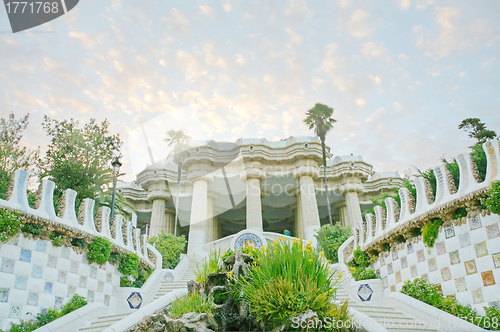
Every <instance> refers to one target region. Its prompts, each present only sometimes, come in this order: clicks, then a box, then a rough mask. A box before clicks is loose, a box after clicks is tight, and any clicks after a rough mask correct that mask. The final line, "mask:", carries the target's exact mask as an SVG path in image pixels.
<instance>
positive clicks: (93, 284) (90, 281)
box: [87, 278, 97, 291]
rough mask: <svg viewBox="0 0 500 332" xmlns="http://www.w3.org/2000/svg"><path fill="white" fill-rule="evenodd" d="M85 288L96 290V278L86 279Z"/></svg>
mask: <svg viewBox="0 0 500 332" xmlns="http://www.w3.org/2000/svg"><path fill="white" fill-rule="evenodd" d="M87 289H89V290H93V291H96V290H97V280H96V279H94V278H90V279H88V281H87Z"/></svg>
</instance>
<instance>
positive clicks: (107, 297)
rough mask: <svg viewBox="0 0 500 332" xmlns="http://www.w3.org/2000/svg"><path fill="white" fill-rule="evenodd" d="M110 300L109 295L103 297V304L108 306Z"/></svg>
mask: <svg viewBox="0 0 500 332" xmlns="http://www.w3.org/2000/svg"><path fill="white" fill-rule="evenodd" d="M110 299H111V297H110V296H109V295H104V304H105V305H107V306H109V301H110Z"/></svg>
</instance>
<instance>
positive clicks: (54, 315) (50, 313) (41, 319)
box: [36, 308, 62, 327]
mask: <svg viewBox="0 0 500 332" xmlns="http://www.w3.org/2000/svg"><path fill="white" fill-rule="evenodd" d="M61 316H62V315H61V312H60V311H59V309H54V308H49V309H48V310H47V312H45V313H39V314H38V315H36V320H37V322H38V324H37V327H41V326H44V325H46V324H48V323H50V322H53V321H55V320H56V319H58V318H59V317H61Z"/></svg>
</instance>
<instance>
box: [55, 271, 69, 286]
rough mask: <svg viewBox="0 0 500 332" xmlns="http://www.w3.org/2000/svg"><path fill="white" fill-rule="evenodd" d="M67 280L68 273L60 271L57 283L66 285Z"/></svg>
mask: <svg viewBox="0 0 500 332" xmlns="http://www.w3.org/2000/svg"><path fill="white" fill-rule="evenodd" d="M67 278H68V271H63V270H59V274H58V276H57V282H60V283H63V284H65V283H66V280H67Z"/></svg>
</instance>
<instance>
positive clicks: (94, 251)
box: [87, 236, 113, 265]
mask: <svg viewBox="0 0 500 332" xmlns="http://www.w3.org/2000/svg"><path fill="white" fill-rule="evenodd" d="M112 251H113V246H112V245H111V242H110V241H109V240H108V239H107V238H105V237H102V236H96V237H95V238H94V240H93V241H92V243H91V244H89V251H88V252H87V260H88V261H89V264H92V263H93V262H96V263H97V264H99V265H102V264H104V263H106V262H107V261H108V259H109V257H110V255H111V252H112Z"/></svg>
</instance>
